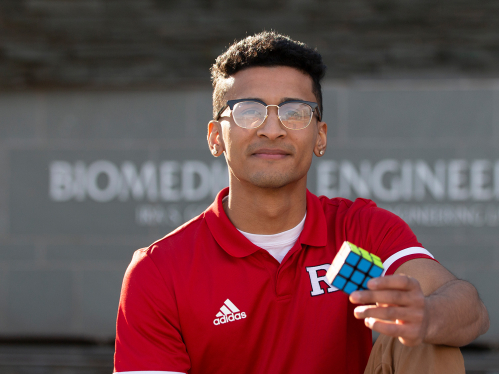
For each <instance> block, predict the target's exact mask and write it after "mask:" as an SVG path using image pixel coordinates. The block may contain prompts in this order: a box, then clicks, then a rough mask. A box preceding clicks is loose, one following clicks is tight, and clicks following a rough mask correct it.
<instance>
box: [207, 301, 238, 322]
mask: <svg viewBox="0 0 499 374" xmlns="http://www.w3.org/2000/svg"><path fill="white" fill-rule="evenodd" d="M216 317H217V318H215V319H214V320H213V324H214V325H216V326H217V325H220V324H224V323H227V322H234V321H235V320H239V319H243V318H246V313H244V312H240V311H239V309H238V308H237V306H235V305H234V304H233V303H232V301H230V300H229V299H227V300H225V302H224V305H222V307H221V308H220V312H218V313H217V315H216Z"/></svg>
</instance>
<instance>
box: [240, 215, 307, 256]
mask: <svg viewBox="0 0 499 374" xmlns="http://www.w3.org/2000/svg"><path fill="white" fill-rule="evenodd" d="M305 218H307V213H305V217H303V219H302V220H301V222H300V223H299V224H298V225H297V226H295V227H293V228H292V229H290V230H288V231H284V232H280V233H278V234H273V235H259V234H250V233H249V232H244V231H241V230H239V229H238V230H239V232H240V233H241V234H243V235H244V236H245V237H246V238H247V239H248V240H249V241H250V242H252V243H253V244H254V245H256V246H257V247H260V248H263V249H265V250H267V251H268V252H269V253H270V254H271V255H272V256H273V257H274V258H275V259H276V260H277V261H279V263H281V262H282V260H283V259H284V257H285V256H286V254H287V253H288V252H289V250H290V249H291V248H292V247H293V246H294V245H295V243H296V240H298V237H299V236H300V234H301V232H302V231H303V226H304V225H305Z"/></svg>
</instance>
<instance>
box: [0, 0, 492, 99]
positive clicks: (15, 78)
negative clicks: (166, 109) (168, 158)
mask: <svg viewBox="0 0 499 374" xmlns="http://www.w3.org/2000/svg"><path fill="white" fill-rule="evenodd" d="M263 29H267V30H270V29H275V30H278V31H279V32H282V33H288V34H290V35H291V36H292V37H293V38H295V39H298V40H302V41H304V42H306V43H308V44H310V45H311V46H312V47H317V48H318V49H319V51H320V52H321V53H322V55H323V56H324V60H325V62H326V64H327V66H328V68H329V70H328V77H329V78H330V79H332V78H344V77H351V76H358V75H370V76H371V75H389V76H393V75H394V74H395V75H397V74H399V75H401V76H414V75H416V76H417V75H421V74H423V75H434V74H439V75H442V74H443V75H445V76H461V75H463V74H464V75H468V76H469V75H487V76H490V75H493V76H495V77H497V76H498V73H499V38H498V37H497V35H499V8H498V7H497V2H496V1H494V0H480V1H475V0H454V1H444V0H434V1H427V0H370V1H365V0H350V1H341V0H333V1H321V0H276V1H264V0H254V1H251V2H250V1H245V0H231V1H229V0H181V1H168V0H72V1H65V0H2V1H1V2H0V88H4V89H25V88H30V87H31V88H33V87H54V86H55V87H73V88H75V87H78V88H81V87H86V88H89V87H93V88H95V87H104V88H109V87H130V86H140V87H144V86H146V87H149V86H158V85H159V86H161V87H164V86H165V85H166V86H180V85H186V84H187V85H191V84H198V83H199V82H202V83H205V82H208V79H209V74H208V69H207V68H208V67H209V66H210V65H211V64H212V63H213V61H214V59H215V57H216V56H217V55H218V54H220V53H221V52H222V51H223V50H224V49H225V47H226V46H227V45H228V44H230V43H231V42H232V41H233V40H234V39H236V38H241V37H244V36H245V35H247V34H253V33H255V32H259V31H262V30H263Z"/></svg>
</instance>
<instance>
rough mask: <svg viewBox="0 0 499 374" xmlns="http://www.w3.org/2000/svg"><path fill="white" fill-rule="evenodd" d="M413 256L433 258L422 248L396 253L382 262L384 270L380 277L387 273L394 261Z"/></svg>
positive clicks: (407, 249) (412, 248)
mask: <svg viewBox="0 0 499 374" xmlns="http://www.w3.org/2000/svg"><path fill="white" fill-rule="evenodd" d="M415 254H423V255H427V256H430V257H431V258H434V257H433V255H432V254H431V253H430V252H428V251H427V250H426V249H424V248H422V247H411V248H406V249H403V250H401V251H398V252H397V253H394V254H393V255H391V256H390V257H388V258H387V259H386V261H385V262H383V268H384V270H383V273H382V274H381V276H382V277H383V276H384V275H385V273H386V272H387V270H388V268H389V267H390V266H391V265H393V263H394V262H395V261H397V260H398V259H401V258H402V257H405V256H409V255H415Z"/></svg>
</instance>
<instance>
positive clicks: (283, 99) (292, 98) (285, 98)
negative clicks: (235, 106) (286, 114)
mask: <svg viewBox="0 0 499 374" xmlns="http://www.w3.org/2000/svg"><path fill="white" fill-rule="evenodd" d="M239 100H258V101H261V102H264V103H266V102H265V100H263V99H261V98H259V97H244V98H241V99H239ZM291 100H297V101H306V100H303V99H299V98H296V97H284V98H282V99H281V101H280V102H279V104H280V103H283V102H285V101H291ZM267 105H268V104H267Z"/></svg>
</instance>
